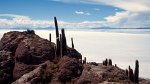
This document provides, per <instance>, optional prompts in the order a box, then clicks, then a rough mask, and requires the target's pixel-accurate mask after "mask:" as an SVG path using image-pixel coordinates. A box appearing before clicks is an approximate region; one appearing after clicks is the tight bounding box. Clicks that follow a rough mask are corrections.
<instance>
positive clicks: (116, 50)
mask: <svg viewBox="0 0 150 84" xmlns="http://www.w3.org/2000/svg"><path fill="white" fill-rule="evenodd" d="M8 31H9V30H1V32H0V38H1V37H2V35H3V34H4V32H8ZM35 32H36V34H38V35H39V36H41V37H42V38H45V39H49V33H51V34H52V41H53V42H55V31H52V30H51V31H50V30H49V31H48V30H36V31H35ZM66 37H67V44H68V46H71V40H70V38H71V37H73V38H74V45H75V48H76V49H77V50H78V51H79V52H80V53H81V54H82V56H83V57H86V58H87V61H95V62H100V63H101V62H102V61H103V60H105V59H106V58H111V59H112V61H113V64H117V66H119V67H121V68H122V69H126V68H128V66H129V65H130V66H131V67H132V68H133V69H134V66H135V60H136V59H138V60H139V63H140V77H144V78H150V73H149V71H150V66H149V65H150V34H129V33H112V32H94V31H66Z"/></svg>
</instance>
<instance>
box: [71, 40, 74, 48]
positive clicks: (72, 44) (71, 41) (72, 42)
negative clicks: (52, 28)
mask: <svg viewBox="0 0 150 84" xmlns="http://www.w3.org/2000/svg"><path fill="white" fill-rule="evenodd" d="M71 43H72V48H73V49H74V43H73V38H71Z"/></svg>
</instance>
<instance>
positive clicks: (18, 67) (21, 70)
mask: <svg viewBox="0 0 150 84" xmlns="http://www.w3.org/2000/svg"><path fill="white" fill-rule="evenodd" d="M37 67H38V66H35V65H27V64H24V63H20V62H16V63H15V68H14V70H13V74H14V75H13V78H14V80H16V79H19V78H20V77H21V76H23V75H24V74H26V73H29V72H30V71H32V70H34V69H35V68H37Z"/></svg>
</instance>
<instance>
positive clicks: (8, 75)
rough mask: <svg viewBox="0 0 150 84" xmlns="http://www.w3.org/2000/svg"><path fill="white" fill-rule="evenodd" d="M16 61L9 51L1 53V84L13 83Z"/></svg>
mask: <svg viewBox="0 0 150 84" xmlns="http://www.w3.org/2000/svg"><path fill="white" fill-rule="evenodd" d="M14 63H15V62H14V59H13V56H12V53H11V52H9V51H0V84H8V83H11V82H12V81H13V69H14Z"/></svg>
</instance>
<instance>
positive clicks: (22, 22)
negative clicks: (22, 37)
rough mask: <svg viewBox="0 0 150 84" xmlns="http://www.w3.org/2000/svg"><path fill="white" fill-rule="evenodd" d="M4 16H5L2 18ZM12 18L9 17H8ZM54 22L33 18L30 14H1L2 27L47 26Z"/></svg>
mask: <svg viewBox="0 0 150 84" xmlns="http://www.w3.org/2000/svg"><path fill="white" fill-rule="evenodd" d="M2 17H3V18H2ZM8 17H9V18H11V19H7V18H8ZM50 24H52V23H51V22H49V21H44V20H32V19H31V18H30V17H28V16H21V15H14V14H0V28H23V27H27V28H38V27H39V28H45V27H49V26H50Z"/></svg>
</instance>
